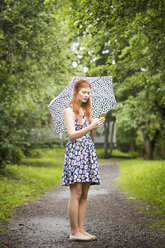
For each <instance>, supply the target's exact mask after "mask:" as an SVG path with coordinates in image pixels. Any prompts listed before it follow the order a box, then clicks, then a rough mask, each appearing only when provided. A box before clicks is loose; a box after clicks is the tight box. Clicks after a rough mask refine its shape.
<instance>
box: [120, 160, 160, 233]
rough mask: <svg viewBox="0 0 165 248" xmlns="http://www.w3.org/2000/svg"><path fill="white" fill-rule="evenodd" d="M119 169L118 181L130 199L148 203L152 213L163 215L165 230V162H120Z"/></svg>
mask: <svg viewBox="0 0 165 248" xmlns="http://www.w3.org/2000/svg"><path fill="white" fill-rule="evenodd" d="M119 167H120V176H119V177H118V178H116V180H117V182H118V183H119V185H120V188H121V189H122V190H124V191H126V192H128V196H127V197H128V199H130V200H134V199H141V200H143V201H145V202H146V203H148V204H149V205H150V206H151V212H152V213H154V214H156V215H161V217H162V221H161V225H162V226H163V229H164V230H165V218H164V217H165V161H161V160H157V161H146V160H140V159H136V160H126V161H120V162H119ZM145 210H150V209H148V208H146V209H145ZM151 212H150V213H151Z"/></svg>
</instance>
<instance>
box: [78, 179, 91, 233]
mask: <svg viewBox="0 0 165 248" xmlns="http://www.w3.org/2000/svg"><path fill="white" fill-rule="evenodd" d="M89 187H90V183H82V194H81V198H80V201H79V212H78V227H79V231H80V232H81V233H82V234H84V235H88V233H87V232H85V230H84V220H85V216H86V208H87V196H88V190H89Z"/></svg>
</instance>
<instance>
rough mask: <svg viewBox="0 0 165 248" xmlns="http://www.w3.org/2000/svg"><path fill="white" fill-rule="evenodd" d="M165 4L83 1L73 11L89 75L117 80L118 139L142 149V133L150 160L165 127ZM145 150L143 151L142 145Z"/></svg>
mask: <svg viewBox="0 0 165 248" xmlns="http://www.w3.org/2000/svg"><path fill="white" fill-rule="evenodd" d="M164 4H165V3H164V1H156V0H154V1H151V0H148V1H144V0H143V1H131V0H128V1H122V2H120V1H117V0H108V1H97V2H96V1H94V0H92V1H89V0H83V1H81V2H80V4H79V8H78V9H77V11H76V13H75V11H72V12H71V13H69V15H71V18H70V28H71V30H74V32H75V37H76V51H75V53H76V54H77V57H78V56H81V64H82V63H84V65H85V66H87V67H88V69H89V70H88V72H87V75H89V76H92V75H96V76H102V75H112V76H113V82H114V90H115V94H116V98H117V101H118V103H121V104H119V107H117V108H116V111H117V112H116V119H117V121H118V128H119V129H117V136H118V139H119V140H120V141H121V140H122V139H123V138H124V142H127V143H128V144H130V142H132V143H133V144H134V145H137V146H138V144H137V142H136V138H137V135H138V133H139V132H140V133H142V135H143V142H144V146H143V147H144V149H145V154H146V157H147V158H153V152H154V147H155V144H156V142H157V140H158V137H159V135H160V133H161V132H162V130H164V129H165V126H164V120H165V111H164V110H165V97H164V95H165V87H164V77H165V75H164V73H165V70H164V69H165V56H164V54H165V53H164V51H165V40H164V35H165V15H164V13H165V12H164V7H165V5H164ZM66 13H67V11H66ZM133 109H134V112H133ZM125 121H126V123H125ZM123 123H125V125H124V129H123V130H122V131H121V129H122V128H121V127H122V125H123ZM126 139H127V141H126ZM140 147H141V149H143V147H142V144H140Z"/></svg>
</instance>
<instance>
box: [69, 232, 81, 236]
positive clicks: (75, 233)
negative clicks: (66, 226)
mask: <svg viewBox="0 0 165 248" xmlns="http://www.w3.org/2000/svg"><path fill="white" fill-rule="evenodd" d="M71 235H74V236H77V237H83V236H84V234H83V233H82V232H71Z"/></svg>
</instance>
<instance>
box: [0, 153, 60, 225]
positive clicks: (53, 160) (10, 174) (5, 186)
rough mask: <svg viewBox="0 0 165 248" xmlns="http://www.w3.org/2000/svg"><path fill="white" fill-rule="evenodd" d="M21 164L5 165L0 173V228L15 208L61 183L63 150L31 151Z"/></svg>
mask: <svg viewBox="0 0 165 248" xmlns="http://www.w3.org/2000/svg"><path fill="white" fill-rule="evenodd" d="M33 156H34V157H33V158H26V159H24V160H23V161H22V163H23V164H26V166H25V165H19V166H18V165H7V166H6V167H5V168H4V169H1V170H0V227H2V226H3V225H4V224H6V223H7V222H8V220H9V217H10V216H11V215H12V214H13V213H14V211H15V209H16V207H17V206H19V205H20V204H22V203H26V202H28V201H32V200H35V199H38V198H37V197H38V196H40V195H41V194H42V193H43V192H44V191H45V190H47V189H51V188H52V187H53V186H56V185H57V184H59V183H60V181H61V175H62V168H63V159H64V149H53V150H52V149H42V150H41V149H35V150H34V151H33Z"/></svg>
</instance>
